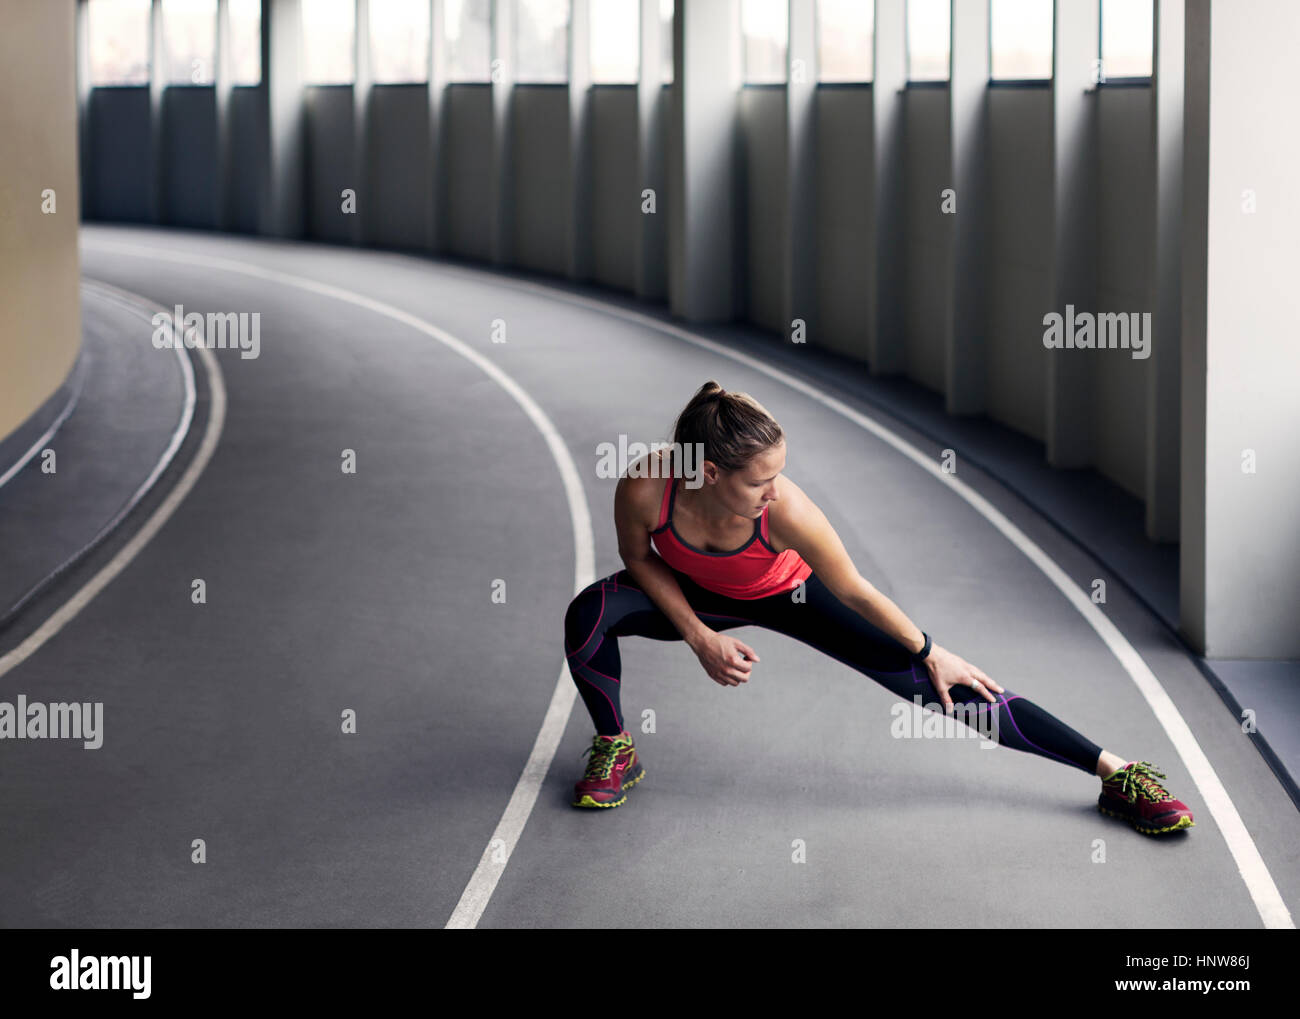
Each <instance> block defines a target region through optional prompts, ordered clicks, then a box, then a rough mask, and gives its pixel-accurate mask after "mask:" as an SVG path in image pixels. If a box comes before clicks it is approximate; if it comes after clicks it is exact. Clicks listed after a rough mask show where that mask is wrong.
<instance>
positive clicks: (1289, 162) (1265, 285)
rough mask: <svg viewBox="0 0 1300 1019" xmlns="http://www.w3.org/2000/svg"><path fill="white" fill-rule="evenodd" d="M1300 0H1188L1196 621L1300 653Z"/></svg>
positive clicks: (1186, 266) (1188, 528)
mask: <svg viewBox="0 0 1300 1019" xmlns="http://www.w3.org/2000/svg"><path fill="white" fill-rule="evenodd" d="M1297 38H1300V4H1296V3H1294V0H1233V2H1231V3H1223V2H1218V3H1210V2H1209V0H1188V2H1187V5H1186V37H1185V39H1186V65H1185V82H1184V84H1185V92H1184V101H1185V126H1184V131H1185V134H1184V176H1183V187H1184V192H1183V197H1184V205H1183V208H1184V216H1183V293H1182V307H1183V333H1182V338H1183V358H1182V379H1181V383H1182V467H1183V487H1182V517H1181V525H1180V531H1181V536H1182V542H1181V570H1180V587H1181V590H1180V630H1181V631H1182V633H1183V635H1184V636H1185V637H1186V638H1187V639H1188V640H1189V641H1190V642H1191V644H1192V645H1193V646H1194V647H1195V648H1196V649H1197V650H1198V651H1200V652H1202V653H1203V654H1205V655H1206V656H1207V657H1210V658H1289V659H1294V658H1300V626H1297V625H1296V607H1297V606H1300V526H1297V523H1296V506H1297V505H1300V438H1297V437H1298V436H1300V370H1297V367H1296V356H1297V355H1296V352H1297V350H1300V325H1297V317H1296V309H1295V300H1296V298H1295V294H1296V281H1297V279H1300V249H1298V248H1297V246H1296V237H1297V236H1300V198H1297V194H1296V188H1295V168H1296V167H1297V166H1300V135H1297V133H1296V132H1295V130H1294V129H1293V128H1294V124H1295V99H1296V88H1295V82H1296V56H1295V40H1296V39H1297Z"/></svg>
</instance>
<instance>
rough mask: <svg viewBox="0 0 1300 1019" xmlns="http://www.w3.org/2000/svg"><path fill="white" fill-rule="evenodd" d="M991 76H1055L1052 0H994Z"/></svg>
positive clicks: (996, 77)
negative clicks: (1053, 68)
mask: <svg viewBox="0 0 1300 1019" xmlns="http://www.w3.org/2000/svg"><path fill="white" fill-rule="evenodd" d="M989 47H990V65H989V67H990V75H989V76H990V77H991V78H993V79H994V80H995V81H996V80H998V79H1012V80H1025V79H1029V78H1049V79H1050V78H1051V77H1052V0H993V7H992V9H991V10H990V22H989Z"/></svg>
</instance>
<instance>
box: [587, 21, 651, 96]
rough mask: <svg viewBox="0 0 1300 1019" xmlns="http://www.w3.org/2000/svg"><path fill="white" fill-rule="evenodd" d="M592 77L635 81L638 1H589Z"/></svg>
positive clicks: (599, 81) (638, 45)
mask: <svg viewBox="0 0 1300 1019" xmlns="http://www.w3.org/2000/svg"><path fill="white" fill-rule="evenodd" d="M590 11H591V80H592V81H593V82H595V83H597V84H616V83H619V82H623V83H627V82H632V83H635V82H636V80H637V76H638V75H639V73H640V67H641V3H640V0H591V7H590Z"/></svg>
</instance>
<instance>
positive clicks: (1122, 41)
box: [1101, 0, 1154, 81]
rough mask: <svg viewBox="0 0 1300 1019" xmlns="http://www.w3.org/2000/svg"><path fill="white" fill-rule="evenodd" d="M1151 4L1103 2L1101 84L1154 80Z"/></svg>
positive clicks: (1138, 0) (1143, 1)
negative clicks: (1118, 81)
mask: <svg viewBox="0 0 1300 1019" xmlns="http://www.w3.org/2000/svg"><path fill="white" fill-rule="evenodd" d="M1153 19H1154V13H1153V11H1152V9H1151V0H1101V72H1102V73H1101V80H1102V81H1105V80H1106V79H1107V78H1149V77H1151V50H1152V32H1153V29H1154V25H1153Z"/></svg>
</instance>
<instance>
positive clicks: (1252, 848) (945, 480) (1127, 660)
mask: <svg viewBox="0 0 1300 1019" xmlns="http://www.w3.org/2000/svg"><path fill="white" fill-rule="evenodd" d="M95 243H97V244H99V243H101V242H98V241H96V242H95ZM104 243H106V242H104ZM115 246H116V245H115ZM139 250H141V251H158V250H160V249H152V248H141V249H139ZM161 250H164V251H167V252H168V254H167V255H164V256H156V257H171V253H170V249H161ZM231 264H235V265H238V266H239V268H240V269H241V270H243V269H244V266H243V265H241V264H239V263H231ZM432 268H433V269H434V270H435V271H440V272H447V273H448V274H449V275H458V276H461V277H462V278H466V279H471V280H474V281H475V282H478V283H480V284H483V285H487V286H499V287H507V288H510V289H514V290H521V291H526V292H529V293H533V294H536V295H538V296H540V297H545V298H547V299H548V300H555V301H564V302H567V303H569V304H573V305H577V306H579V307H584V308H588V309H591V310H594V311H597V312H600V313H602V314H606V315H612V316H614V317H615V318H620V319H623V320H624V321H628V322H634V323H637V324H639V325H643V326H645V327H647V328H650V329H654V330H657V331H659V332H661V333H665V334H667V335H670V336H674V337H676V338H678V339H680V340H682V341H683V342H685V343H689V344H691V345H692V346H695V347H699V348H701V349H703V350H708V351H710V352H712V353H714V354H717V355H718V356H719V357H725V358H727V359H729V360H731V361H735V362H736V363H738V364H743V365H745V366H746V367H748V368H751V369H753V370H754V371H757V372H759V373H761V374H763V375H766V376H768V377H769V378H771V379H774V380H775V381H777V382H780V383H782V384H783V385H786V386H789V387H790V388H792V389H794V390H796V391H798V392H800V393H803V394H804V395H805V396H807V397H808V398H809V399H811V400H816V401H817V402H818V403H820V404H821V405H822V406H824V407H826V408H827V409H829V410H831V411H834V412H835V413H836V414H839V415H840V416H841V417H843V418H845V419H846V420H849V421H852V422H853V423H854V424H856V425H858V426H859V427H860V428H863V429H865V430H866V431H868V432H870V433H871V434H872V435H874V436H876V437H877V438H878V439H880V440H881V441H882V442H885V443H887V444H888V445H890V446H891V447H893V448H894V449H895V450H897V451H898V452H899V453H900V454H902V455H903V456H905V457H907V458H908V459H909V460H911V461H912V462H913V463H915V464H916V465H917V466H918V467H921V468H922V469H923V470H926V471H929V472H930V474H931V475H932V476H933V477H934V478H935V480H937V481H939V482H941V483H942V484H944V485H947V486H949V487H951V488H952V489H953V490H954V491H955V492H956V493H957V494H958V495H960V496H961V497H962V498H963V499H965V500H966V502H967V503H969V504H970V505H971V507H972V508H973V509H975V511H976V512H977V513H979V514H980V515H981V516H983V517H984V518H985V519H986V520H988V522H989V523H990V524H992V525H993V526H994V527H996V528H997V529H998V530H999V531H1001V532H1002V534H1003V535H1005V536H1006V538H1007V539H1008V540H1009V541H1010V542H1011V543H1012V544H1013V545H1014V546H1015V547H1016V548H1018V549H1019V550H1020V551H1021V552H1023V553H1024V554H1025V555H1026V556H1027V557H1028V558H1029V560H1030V561H1031V562H1033V563H1034V565H1036V566H1037V567H1038V568H1039V569H1040V570H1042V571H1043V573H1044V575H1045V576H1046V577H1047V578H1048V579H1049V580H1050V581H1051V582H1052V583H1053V584H1054V585H1055V586H1056V587H1057V589H1058V590H1059V591H1060V592H1061V593H1062V594H1063V595H1064V596H1065V597H1066V599H1067V600H1068V601H1069V602H1070V604H1072V605H1074V606H1075V608H1076V609H1078V610H1079V613H1080V614H1081V615H1082V616H1083V617H1084V619H1085V620H1087V622H1088V624H1089V625H1090V626H1091V627H1092V628H1093V629H1094V630H1095V631H1096V632H1097V634H1098V635H1099V636H1100V637H1101V639H1102V641H1103V642H1104V643H1105V645H1106V647H1107V648H1108V649H1109V650H1110V651H1111V653H1112V654H1113V655H1115V657H1116V659H1118V661H1119V663H1120V665H1121V666H1122V667H1123V668H1124V670H1125V671H1126V672H1127V673H1128V674H1129V677H1130V678H1131V679H1132V680H1133V683H1134V684H1135V685H1136V686H1137V688H1138V690H1139V692H1140V693H1141V694H1142V696H1143V698H1145V700H1146V702H1147V704H1148V706H1149V707H1150V708H1151V711H1152V713H1153V714H1154V715H1155V716H1156V720H1157V721H1158V722H1159V723H1160V725H1161V727H1162V728H1163V729H1164V730H1165V734H1166V735H1167V736H1168V737H1169V740H1170V742H1171V743H1172V744H1173V746H1174V749H1175V750H1176V751H1177V753H1178V756H1179V758H1180V759H1181V760H1182V762H1183V765H1184V766H1185V767H1186V768H1187V771H1188V773H1189V774H1190V775H1191V778H1192V781H1193V782H1194V783H1195V784H1196V788H1197V791H1198V792H1199V793H1200V794H1201V797H1202V799H1204V801H1205V805H1206V808H1207V809H1208V810H1209V811H1210V815H1211V816H1212V817H1213V818H1214V821H1215V824H1216V825H1217V826H1218V829H1219V831H1220V833H1221V834H1222V835H1223V838H1224V841H1225V842H1226V843H1227V846H1228V851H1229V852H1230V853H1231V854H1232V857H1233V861H1234V862H1235V863H1236V865H1237V870H1238V872H1239V873H1240V874H1241V878H1242V880H1243V881H1244V882H1245V884H1246V888H1247V890H1248V891H1249V893H1250V897H1251V900H1252V901H1253V902H1254V904H1255V909H1256V910H1257V911H1258V913H1259V915H1260V918H1261V920H1263V922H1264V926H1265V927H1267V928H1288V929H1294V927H1295V923H1294V921H1293V920H1292V918H1291V912H1290V910H1289V909H1287V906H1286V903H1285V902H1284V901H1283V899H1282V895H1281V893H1280V892H1279V891H1278V888H1277V885H1276V884H1275V883H1274V881H1273V877H1272V875H1271V874H1270V873H1269V870H1268V867H1267V865H1266V864H1265V863H1264V858H1263V857H1262V856H1261V855H1260V852H1259V848H1258V847H1257V846H1256V845H1255V841H1254V839H1252V838H1251V836H1250V832H1249V831H1248V830H1247V829H1246V825H1245V822H1244V821H1242V819H1241V815H1240V814H1239V813H1238V812H1237V808H1236V806H1235V805H1234V804H1233V802H1232V799H1231V797H1229V795H1228V791H1227V790H1226V789H1225V788H1224V786H1223V783H1222V781H1220V779H1219V776H1218V774H1217V773H1216V772H1215V770H1214V766H1213V765H1212V764H1211V763H1210V761H1209V758H1207V757H1206V756H1205V752H1204V751H1203V750H1202V749H1201V747H1200V744H1199V743H1198V742H1197V740H1196V737H1195V736H1194V735H1193V734H1192V731H1191V728H1190V727H1189V726H1188V725H1187V722H1186V721H1185V720H1184V719H1183V717H1182V714H1181V713H1180V712H1179V710H1178V708H1177V706H1176V705H1175V704H1174V702H1173V700H1172V699H1171V698H1170V697H1169V695H1168V693H1167V692H1166V691H1165V689H1164V687H1163V686H1162V685H1161V683H1160V681H1159V680H1158V679H1157V678H1156V677H1155V675H1154V673H1152V672H1151V670H1150V669H1149V668H1148V667H1147V665H1146V663H1145V662H1144V661H1143V660H1142V657H1141V656H1140V655H1139V654H1138V653H1137V651H1136V650H1135V649H1134V648H1133V646H1132V644H1130V643H1129V641H1128V639H1127V638H1126V637H1125V636H1124V635H1123V634H1122V633H1121V632H1120V631H1119V629H1118V628H1116V627H1115V625H1114V624H1113V623H1112V622H1111V621H1110V620H1109V619H1108V618H1107V617H1106V616H1105V615H1104V614H1103V613H1102V612H1101V610H1100V609H1098V608H1097V606H1096V605H1094V604H1093V603H1092V601H1091V600H1090V598H1088V597H1087V595H1085V594H1084V593H1083V592H1082V591H1081V590H1080V589H1079V587H1078V586H1077V585H1075V584H1074V582H1073V581H1071V580H1070V578H1069V576H1068V574H1066V573H1065V571H1064V570H1062V569H1061V568H1060V567H1059V566H1057V564H1056V563H1055V561H1054V560H1052V558H1051V557H1050V556H1048V555H1047V553H1045V552H1044V551H1043V550H1042V549H1041V548H1039V547H1038V545H1037V544H1036V543H1035V542H1034V541H1032V540H1031V539H1030V538H1029V536H1028V535H1026V534H1025V533H1024V532H1023V531H1021V530H1020V528H1018V527H1016V525H1015V524H1013V523H1012V522H1011V521H1010V520H1009V519H1008V518H1007V517H1006V516H1005V515H1004V514H1003V513H1002V511H1001V510H999V509H998V508H997V507H996V506H994V505H992V504H991V503H990V502H988V500H986V499H985V498H984V497H983V496H982V495H980V494H979V493H978V492H976V491H975V490H974V489H973V488H971V487H970V486H969V485H967V484H966V483H965V482H963V481H961V480H960V479H959V478H957V477H955V476H954V475H949V474H944V473H943V472H942V471H941V470H940V469H939V467H938V465H937V464H935V463H934V462H933V461H932V460H931V459H930V458H929V457H928V456H926V455H925V453H923V452H922V451H921V450H919V449H917V448H916V447H915V446H913V445H912V444H911V443H909V442H907V441H906V440H905V439H903V438H902V437H901V436H899V435H897V434H896V433H894V432H892V431H890V430H889V429H888V428H886V427H885V426H884V425H882V424H880V423H879V422H877V421H875V420H873V419H872V418H870V417H868V416H867V415H865V414H863V413H861V412H859V411H858V410H856V409H854V408H853V407H850V406H849V405H848V404H846V403H843V402H842V401H840V400H837V399H836V398H835V397H833V396H828V395H827V394H826V393H824V392H822V391H821V390H820V389H817V388H816V387H815V386H812V385H810V384H809V383H807V382H804V381H803V380H801V379H798V378H796V377H794V376H791V375H787V374H786V373H785V372H782V371H780V370H778V369H776V368H772V367H771V366H769V365H767V364H765V363H763V362H762V361H759V360H757V359H755V358H753V357H750V356H749V355H747V354H742V353H739V352H738V351H734V350H730V349H728V348H727V347H725V346H723V345H722V344H720V343H717V342H715V341H713V340H710V339H708V338H706V337H703V336H697V335H695V334H694V333H691V332H688V331H687V330H685V329H683V328H681V327H680V326H676V325H673V324H671V323H667V322H661V321H659V320H658V319H656V318H653V317H652V316H650V315H645V314H642V313H640V312H636V311H631V310H628V309H624V308H620V307H618V306H616V305H610V304H604V303H602V302H600V301H597V300H594V299H592V298H589V297H583V296H580V295H576V294H569V293H566V292H565V291H563V290H558V289H555V288H551V287H546V286H543V285H541V284H538V283H531V282H526V281H521V280H511V279H497V278H494V277H492V276H491V275H490V274H487V273H483V272H476V271H474V270H470V269H463V268H460V267H457V266H445V265H442V264H434V265H432ZM485 277H486V278H485ZM561 675H562V676H563V675H564V672H563V671H562V672H561ZM574 694H575V695H576V689H575V691H574ZM570 703H571V701H570ZM548 717H549V712H548ZM539 739H540V736H539ZM529 760H530V764H531V763H532V759H531V758H530V759H529ZM507 812H509V811H508V809H507ZM508 844H509V843H508ZM482 867H483V864H482V863H480V868H482ZM475 873H476V875H477V871H476V872H475ZM468 891H469V889H466V892H467V893H468ZM462 901H464V900H463V899H462ZM484 903H486V900H484Z"/></svg>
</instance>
